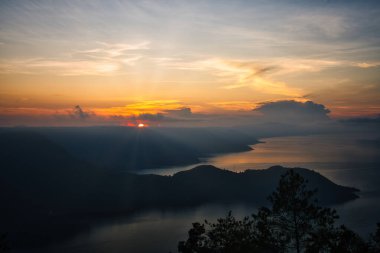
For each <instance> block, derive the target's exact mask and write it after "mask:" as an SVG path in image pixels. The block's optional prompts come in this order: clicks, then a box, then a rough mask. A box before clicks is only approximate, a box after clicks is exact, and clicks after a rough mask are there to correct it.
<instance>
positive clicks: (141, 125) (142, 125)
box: [137, 123, 145, 128]
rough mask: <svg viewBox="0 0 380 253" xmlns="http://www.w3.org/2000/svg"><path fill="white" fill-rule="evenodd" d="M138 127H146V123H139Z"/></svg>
mask: <svg viewBox="0 0 380 253" xmlns="http://www.w3.org/2000/svg"><path fill="white" fill-rule="evenodd" d="M137 127H138V128H143V127H145V125H144V124H143V123H140V124H138V125H137Z"/></svg>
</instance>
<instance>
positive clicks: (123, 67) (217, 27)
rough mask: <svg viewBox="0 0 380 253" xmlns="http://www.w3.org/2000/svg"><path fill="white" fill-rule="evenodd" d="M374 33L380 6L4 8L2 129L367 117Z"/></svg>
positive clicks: (376, 52) (377, 78) (378, 60)
mask: <svg viewBox="0 0 380 253" xmlns="http://www.w3.org/2000/svg"><path fill="white" fill-rule="evenodd" d="M379 31H380V2H379V1H365V0H363V1H354V0H344V1H343V0H341V1H334V0H315V1H311V0H284V1H271V0H266V1H264V0H261V1H259V0H257V1H256V0H252V1H248V0H246V1H223V0H221V1H211V0H209V1H207V0H205V1H200V0H192V1H190V0H189V1H181V0H176V1H174V0H171V1H169V0H166V1H165V0H156V1H153V0H152V1H136V0H134V1H113V0H109V1H100V0H99V1H97V0H91V1H90V0H88V1H86V0H85V1H75V0H72V1H64V0H61V1H52V0H51V1H45V0H39V1H32V0H30V1H24V0H15V1H10V0H2V1H1V2H0V126H14V125H33V126H36V125H53V126H57V125H103V124H111V125H136V124H138V123H139V122H145V123H146V124H147V125H148V124H151V125H153V124H155V125H161V124H162V125H165V124H169V125H170V124H175V122H182V124H183V125H196V123H194V122H198V123H197V124H198V125H202V124H205V125H207V124H210V121H214V120H215V119H216V118H224V119H228V118H231V117H234V116H236V115H238V116H241V117H240V118H244V117H252V115H260V113H261V114H262V112H263V111H265V110H262V108H265V107H268V105H269V107H271V106H272V105H273V104H276V103H277V105H279V106H274V107H273V106H272V107H273V108H280V109H281V108H282V107H281V106H282V105H285V106H287V105H289V103H290V104H292V103H293V104H294V103H295V104H296V105H298V106H299V107H300V108H310V105H312V106H311V107H313V106H314V105H315V106H316V107H318V106H319V107H318V108H320V107H321V106H322V107H323V108H322V109H323V110H325V112H327V111H328V115H329V117H330V118H337V119H340V118H350V117H375V116H377V115H379V114H380V99H379V98H380V71H379V70H380V32H379ZM307 101H313V102H312V104H310V103H308V104H306V102H307ZM290 108H294V106H293V107H290ZM280 112H281V110H280ZM194 115H196V117H195V116H194ZM194 117H195V118H194ZM191 119H192V120H191ZM154 122H155V123H154ZM199 122H202V123H199Z"/></svg>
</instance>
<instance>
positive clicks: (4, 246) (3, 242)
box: [0, 234, 10, 252]
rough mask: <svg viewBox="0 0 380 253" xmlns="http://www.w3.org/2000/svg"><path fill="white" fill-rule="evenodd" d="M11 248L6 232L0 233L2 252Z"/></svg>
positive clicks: (0, 248) (0, 250) (0, 249)
mask: <svg viewBox="0 0 380 253" xmlns="http://www.w3.org/2000/svg"><path fill="white" fill-rule="evenodd" d="M8 250H10V247H9V241H8V240H7V235H6V234H0V252H6V251H8Z"/></svg>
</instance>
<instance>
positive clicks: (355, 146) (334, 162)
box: [38, 133, 380, 253]
mask: <svg viewBox="0 0 380 253" xmlns="http://www.w3.org/2000/svg"><path fill="white" fill-rule="evenodd" d="M373 138H374V136H373V135H368V134H364V133H363V134H359V135H358V134H356V135H355V136H349V137H348V136H344V135H334V136H332V135H318V136H302V137H278V138H268V139H263V140H262V141H263V142H264V143H260V144H257V145H255V146H253V148H254V150H252V151H249V152H243V153H234V154H227V155H221V156H216V157H214V158H211V159H208V160H206V161H204V164H213V165H215V166H217V167H221V168H226V169H229V170H233V171H244V170H246V169H265V168H268V167H269V166H271V165H277V164H280V165H284V166H291V167H294V166H298V167H305V168H310V169H314V170H316V171H318V172H320V173H321V174H323V175H325V176H326V177H328V178H330V179H331V180H333V181H334V182H336V183H338V184H342V185H347V186H354V187H357V188H359V189H361V193H360V198H359V199H357V200H354V201H351V202H348V203H346V204H343V205H338V206H335V207H334V208H336V209H337V211H338V213H339V214H340V216H341V218H340V222H342V223H344V224H346V225H347V226H348V227H350V228H352V229H354V230H356V231H357V232H359V233H361V234H362V235H367V234H368V233H369V232H372V231H373V230H374V229H375V224H376V222H380V168H379V165H378V164H379V160H380V156H379V154H380V153H379V151H380V149H379V147H378V146H376V145H372V143H371V142H368V141H367V140H372V139H373ZM193 166H194V165H193ZM193 166H186V167H176V168H168V169H162V170H159V171H157V170H154V171H152V170H150V171H148V170H147V171H144V172H143V173H156V174H162V175H170V174H173V173H175V172H177V171H181V170H185V169H189V168H191V167H193ZM228 210H233V213H234V215H236V216H239V217H242V216H244V215H249V214H251V213H252V212H254V211H255V210H256V207H255V206H247V205H230V206H225V205H204V206H201V207H197V208H191V209H186V210H180V211H179V210H176V211H174V210H155V211H149V212H143V213H139V214H137V215H134V216H132V217H128V218H118V219H112V220H108V221H102V222H99V223H98V224H97V225H95V226H94V227H92V228H90V229H89V230H87V231H86V232H85V233H82V234H79V235H77V236H75V237H74V238H70V239H69V240H67V241H65V242H61V243H58V244H55V245H52V246H50V247H48V248H46V249H45V252H95V253H97V252H166V253H167V252H170V251H172V252H176V245H177V242H178V241H179V240H181V239H184V238H186V235H187V231H188V229H189V228H190V226H191V223H192V222H194V221H202V220H203V219H205V218H207V219H209V220H215V219H216V218H217V217H221V216H224V215H225V214H226V212H227V211H228ZM38 252H41V249H40V250H38Z"/></svg>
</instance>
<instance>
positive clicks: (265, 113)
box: [254, 100, 330, 123]
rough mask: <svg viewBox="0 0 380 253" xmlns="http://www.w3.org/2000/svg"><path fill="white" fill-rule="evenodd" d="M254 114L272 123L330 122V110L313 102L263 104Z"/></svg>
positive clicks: (292, 101) (291, 101) (287, 101)
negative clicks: (257, 113)
mask: <svg viewBox="0 0 380 253" xmlns="http://www.w3.org/2000/svg"><path fill="white" fill-rule="evenodd" d="M254 112H259V113H260V114H261V115H262V117H263V118H264V119H268V120H272V121H289V122H293V123H294V121H301V122H300V123H307V121H318V120H328V119H329V116H328V114H329V113H330V110H329V109H327V108H326V107H325V106H324V105H322V104H317V103H314V102H312V101H307V102H297V101H294V100H286V101H277V102H266V103H262V104H261V105H259V106H258V107H257V108H255V109H254Z"/></svg>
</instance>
